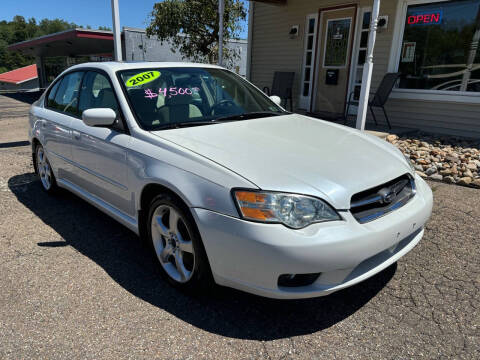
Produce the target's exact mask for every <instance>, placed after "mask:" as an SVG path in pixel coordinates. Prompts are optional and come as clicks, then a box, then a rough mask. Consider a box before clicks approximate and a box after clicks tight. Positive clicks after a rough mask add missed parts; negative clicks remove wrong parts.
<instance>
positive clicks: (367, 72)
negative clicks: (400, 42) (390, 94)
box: [356, 0, 380, 130]
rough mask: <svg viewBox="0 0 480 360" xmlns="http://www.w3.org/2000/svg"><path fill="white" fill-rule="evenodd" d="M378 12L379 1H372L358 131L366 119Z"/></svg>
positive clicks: (362, 127) (363, 125) (359, 104)
mask: <svg viewBox="0 0 480 360" xmlns="http://www.w3.org/2000/svg"><path fill="white" fill-rule="evenodd" d="M379 11H380V0H373V8H372V19H371V23H370V33H369V34H368V49H367V58H366V61H365V64H363V75H362V88H361V90H360V98H359V100H358V112H357V124H356V128H357V129H358V130H365V120H366V118H367V109H368V100H369V99H368V98H369V94H370V85H371V83H372V71H373V48H374V47H375V38H376V36H377V23H378V13H379Z"/></svg>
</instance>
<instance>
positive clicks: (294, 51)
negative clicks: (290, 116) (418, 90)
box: [250, 0, 480, 137]
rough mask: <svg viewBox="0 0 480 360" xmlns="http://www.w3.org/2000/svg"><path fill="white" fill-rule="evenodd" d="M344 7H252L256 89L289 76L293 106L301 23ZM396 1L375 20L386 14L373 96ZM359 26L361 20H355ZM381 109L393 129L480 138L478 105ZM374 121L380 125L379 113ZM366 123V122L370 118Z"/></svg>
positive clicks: (420, 103) (299, 2) (421, 103)
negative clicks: (279, 75) (278, 75)
mask: <svg viewBox="0 0 480 360" xmlns="http://www.w3.org/2000/svg"><path fill="white" fill-rule="evenodd" d="M354 3H356V4H358V6H359V7H371V5H372V3H373V0H371V1H364V0H360V1H356V2H354ZM341 4H346V2H343V1H331V0H327V1H313V0H288V1H287V5H271V4H266V3H259V2H255V3H254V8H253V21H252V25H253V31H252V44H251V69H250V71H251V81H252V82H253V83H254V84H255V85H257V86H258V87H260V88H263V87H265V86H268V87H270V86H271V85H272V82H273V73H274V72H275V71H294V72H295V81H294V88H293V102H294V107H297V106H298V102H299V95H300V86H301V81H300V80H301V76H302V64H303V53H304V33H305V28H304V27H305V20H306V16H307V15H308V14H314V13H317V12H318V10H319V9H320V8H325V7H331V6H337V5H341ZM396 11H397V0H382V2H381V8H380V15H388V19H389V22H388V27H387V29H385V30H382V31H379V32H377V39H376V43H375V50H374V68H373V76H372V90H371V91H375V89H376V87H377V86H378V85H379V83H380V81H381V80H382V78H383V76H384V74H385V73H386V72H387V71H388V64H389V58H390V52H391V47H392V41H393V31H394V28H395V19H396ZM357 21H360V19H357ZM293 25H299V35H298V37H296V38H294V39H291V38H290V37H289V35H288V32H289V30H290V27H291V26H293ZM386 109H387V112H388V115H389V118H390V121H391V123H392V125H393V126H401V127H409V128H414V129H422V130H426V131H429V132H436V133H447V134H452V135H463V136H469V137H480V104H463V103H453V102H438V101H425V100H410V99H409V100H405V99H395V98H390V99H389V101H388V102H387V105H386ZM376 114H378V116H377V119H378V120H379V122H384V120H383V119H384V117H383V113H382V111H381V110H380V111H378V113H377V112H376ZM368 121H371V117H370V114H369V117H368Z"/></svg>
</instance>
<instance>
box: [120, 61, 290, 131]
mask: <svg viewBox="0 0 480 360" xmlns="http://www.w3.org/2000/svg"><path fill="white" fill-rule="evenodd" d="M119 78H120V81H121V83H122V86H123V87H124V89H125V92H126V95H127V97H128V100H129V103H130V106H131V107H132V110H133V112H134V113H135V115H136V117H137V120H138V121H139V123H140V125H141V127H142V128H144V129H146V130H159V129H164V128H172V127H180V126H197V125H205V124H210V123H211V124H214V123H217V122H220V121H234V120H244V119H251V118H256V117H262V116H276V115H281V114H286V113H287V112H286V111H285V110H283V109H282V108H281V107H279V106H278V105H276V104H275V103H274V102H273V101H271V100H270V99H269V98H268V97H267V96H265V94H263V93H262V92H261V91H259V90H258V89H256V88H255V87H254V86H252V85H250V84H249V83H248V82H247V81H245V80H244V79H242V78H241V77H240V76H238V75H235V74H234V73H232V72H230V71H227V70H223V69H215V68H195V67H192V68H188V67H177V68H148V69H130V70H125V71H121V72H119Z"/></svg>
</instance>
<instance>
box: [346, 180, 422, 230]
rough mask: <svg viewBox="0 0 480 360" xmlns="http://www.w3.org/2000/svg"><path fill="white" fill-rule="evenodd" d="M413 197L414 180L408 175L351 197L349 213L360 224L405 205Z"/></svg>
mask: <svg viewBox="0 0 480 360" xmlns="http://www.w3.org/2000/svg"><path fill="white" fill-rule="evenodd" d="M413 196H415V180H414V179H413V177H412V176H411V175H409V174H405V175H402V176H400V177H398V178H396V179H393V180H392V181H389V182H387V183H385V184H382V185H379V186H376V187H374V188H371V189H368V190H365V191H362V192H359V193H357V194H355V195H353V196H352V200H351V203H350V211H351V213H352V215H353V216H354V218H355V219H357V221H358V222H359V223H361V224H364V223H367V222H369V221H372V220H375V219H377V218H379V217H381V216H383V215H386V214H388V213H389V212H392V211H394V210H396V209H398V208H400V207H402V206H403V205H405V204H406V203H407V202H408V201H409V200H410V199H411V198H412V197H413Z"/></svg>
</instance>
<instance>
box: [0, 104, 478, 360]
mask: <svg viewBox="0 0 480 360" xmlns="http://www.w3.org/2000/svg"><path fill="white" fill-rule="evenodd" d="M28 106H29V105H28V103H22V102H21V101H19V100H17V99H13V98H9V97H5V96H0V204H1V206H0V358H1V359H27V358H35V359H37V358H38V359H40V358H42V359H67V358H68V359H102V358H105V359H110V358H112V359H123V358H135V359H139V358H145V359H154V358H158V359H337V358H338V359H348V358H351V359H412V358H415V359H417V358H425V359H447V358H462V359H475V358H479V354H480V314H479V308H480V270H479V269H480V256H479V255H480V249H479V247H480V246H479V238H480V225H479V219H480V190H477V189H470V188H465V187H460V186H456V185H447V184H439V183H430V185H431V186H432V188H433V191H434V199H435V204H434V211H433V216H432V219H431V220H430V222H429V223H428V225H427V227H426V231H425V237H424V239H423V240H422V241H421V242H420V243H419V245H418V246H417V247H416V248H415V249H413V250H412V251H411V252H410V253H409V254H408V255H406V256H405V257H404V258H402V259H401V260H400V261H399V262H398V263H397V264H395V265H393V266H391V267H389V268H388V269H386V270H384V271H383V272H381V273H379V274H378V275H376V276H375V277H373V278H371V279H369V280H367V281H365V282H363V283H361V284H358V285H356V286H354V287H352V288H349V289H346V290H343V291H340V292H337V293H335V294H333V295H330V296H327V297H323V298H316V299H308V300H301V301H297V300H295V301H279V300H270V299H264V298H260V297H256V296H253V295H248V294H245V293H242V292H239V291H235V290H230V289H226V288H218V289H216V290H215V291H214V292H213V293H212V294H208V295H204V296H201V297H193V296H188V295H185V294H183V293H181V292H179V291H177V290H175V289H173V288H171V287H170V286H169V285H168V284H166V283H165V282H163V281H162V280H161V279H160V278H159V274H158V270H157V268H156V267H155V264H154V263H153V262H152V260H151V258H150V256H149V254H148V252H147V249H146V248H145V247H144V246H143V245H142V243H141V242H140V241H139V240H138V238H137V237H136V235H135V234H133V233H132V232H130V231H129V230H127V229H126V228H124V227H123V226H122V225H120V224H119V223H117V222H115V221H114V220H112V219H110V218H109V217H108V216H106V215H104V214H103V213H101V212H100V211H98V210H96V209H95V208H94V207H92V206H90V205H88V204H87V203H86V202H84V201H82V200H81V199H79V198H77V197H76V196H74V195H72V194H70V193H68V192H64V191H62V192H60V193H59V194H58V195H56V196H48V195H46V194H45V193H44V192H43V191H42V190H41V187H40V186H41V185H40V183H39V181H38V179H37V177H36V176H35V175H34V174H33V169H32V161H31V151H30V147H29V146H28V144H27V142H26V131H27V130H26V129H27V116H26V115H27V113H28Z"/></svg>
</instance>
